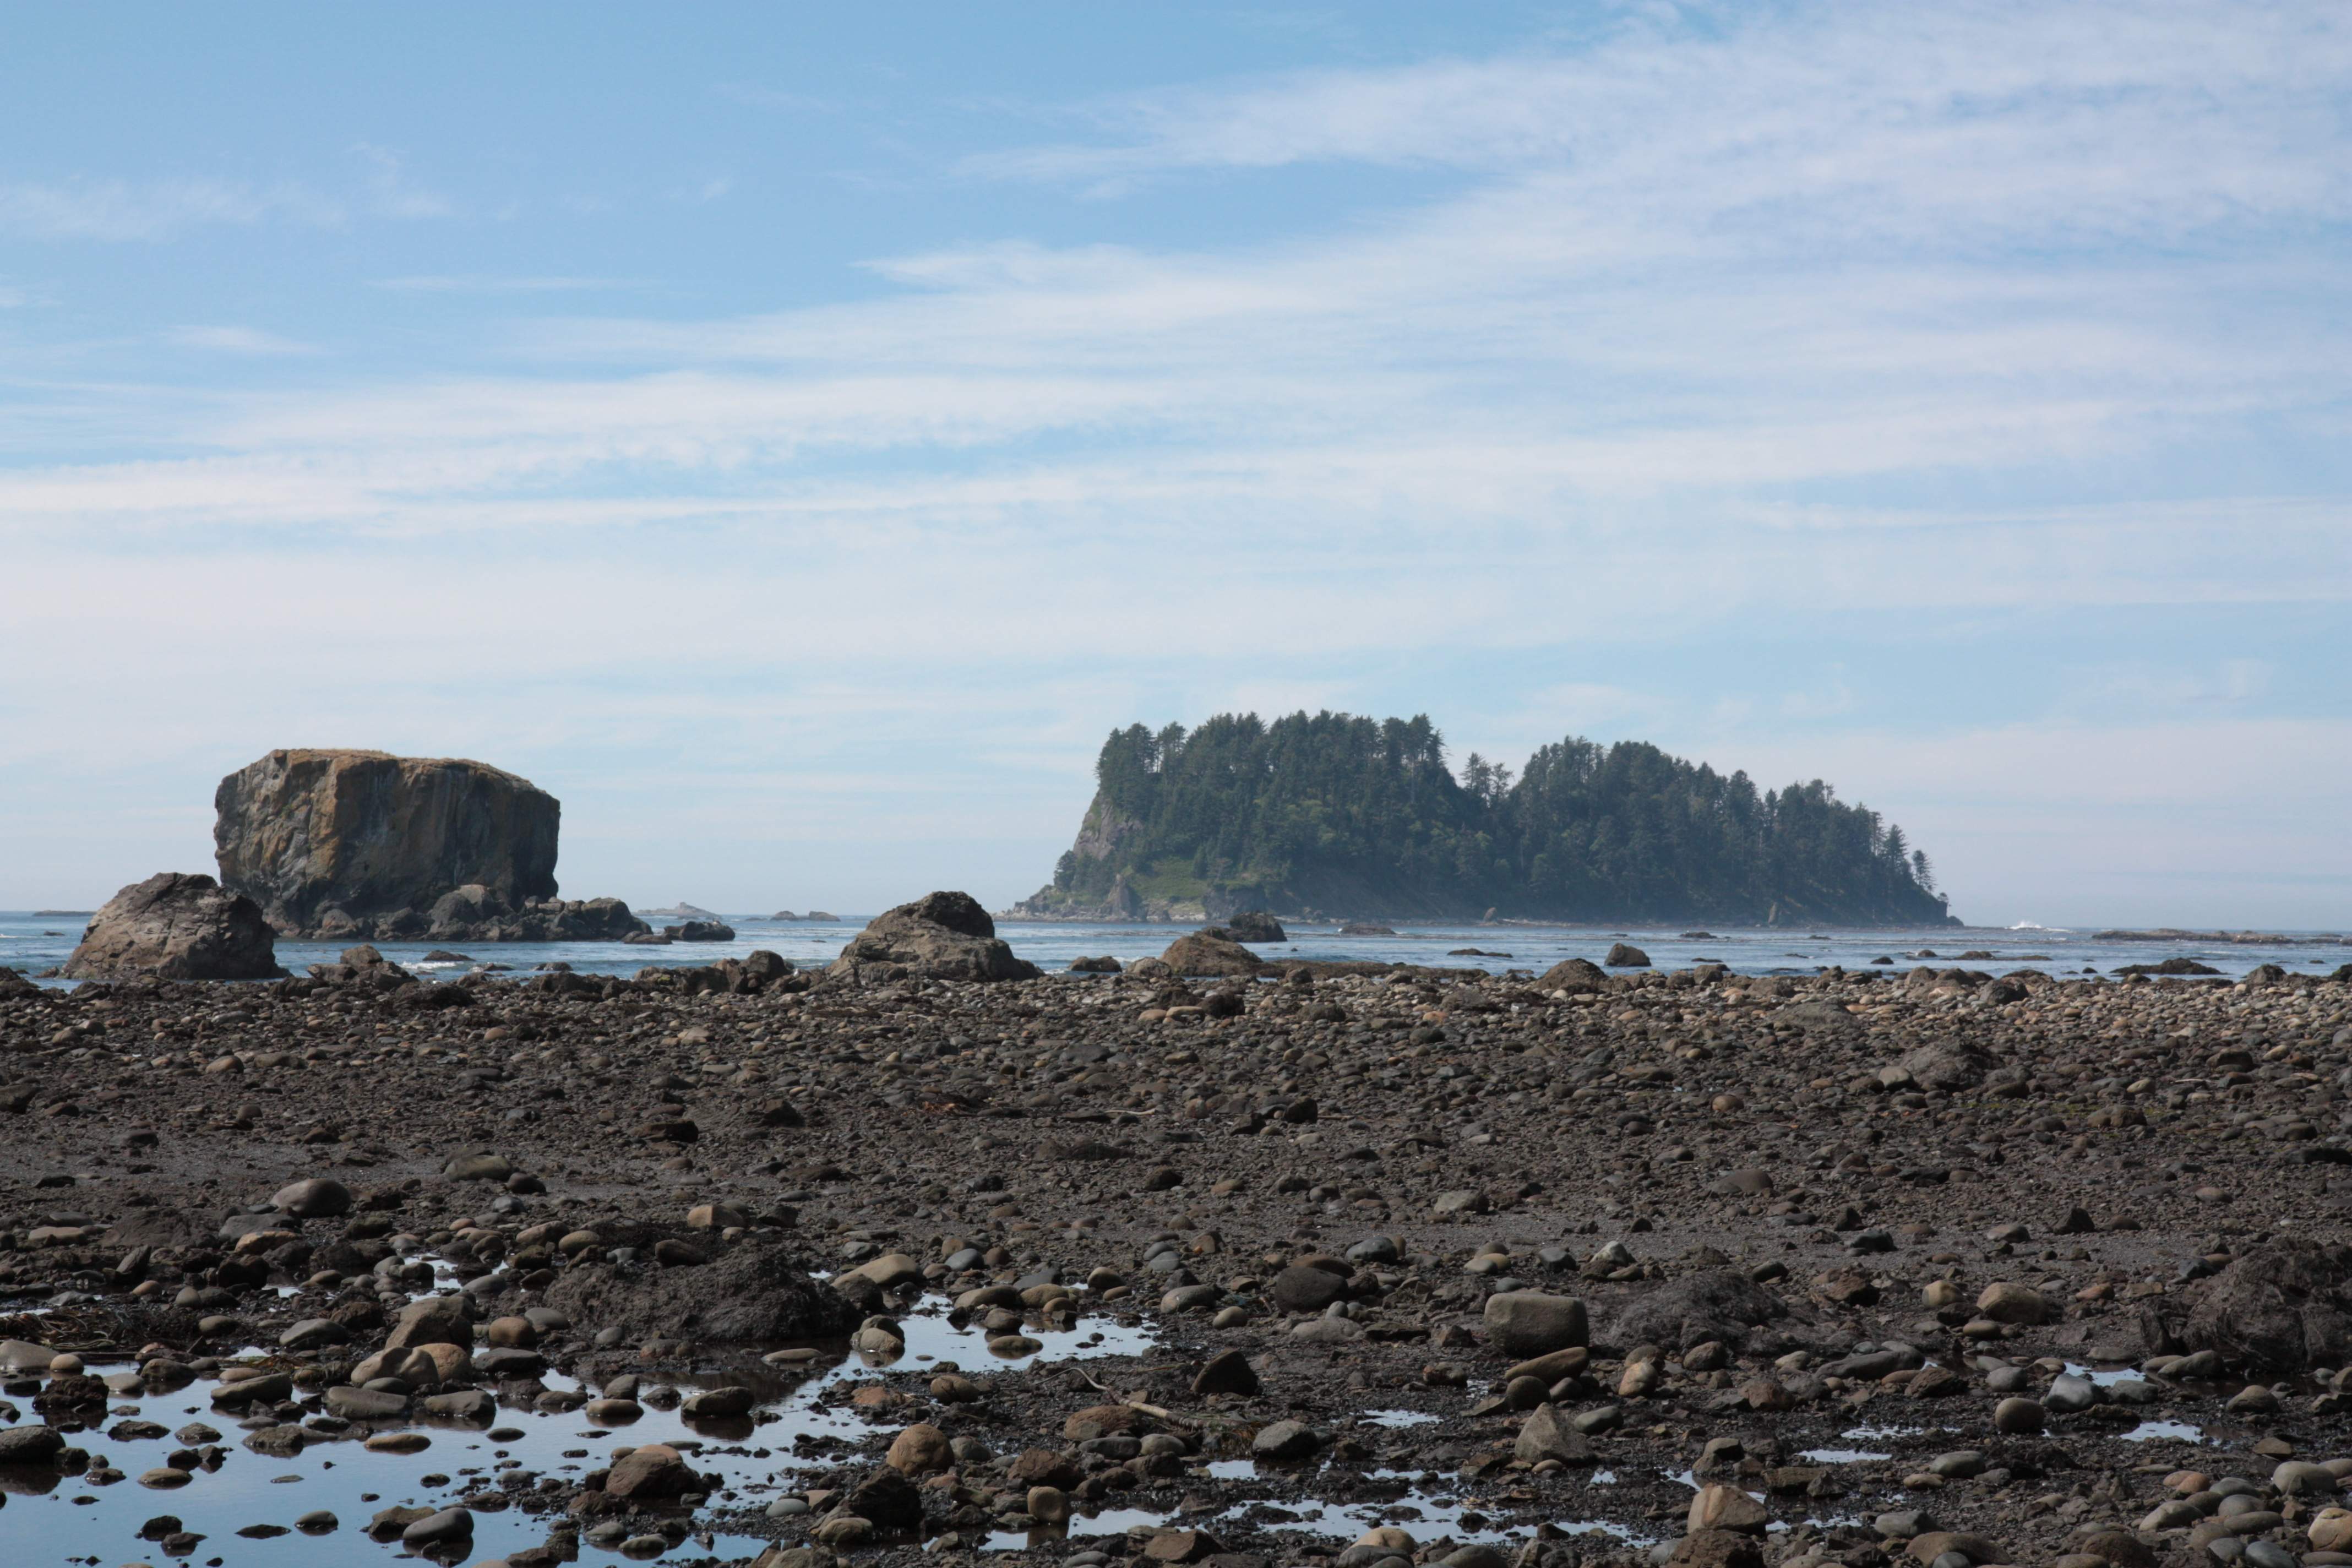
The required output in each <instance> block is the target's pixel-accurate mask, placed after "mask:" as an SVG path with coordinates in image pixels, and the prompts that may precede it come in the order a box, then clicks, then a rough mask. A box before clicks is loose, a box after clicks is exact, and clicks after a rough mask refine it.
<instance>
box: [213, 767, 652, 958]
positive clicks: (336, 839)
mask: <svg viewBox="0 0 2352 1568" xmlns="http://www.w3.org/2000/svg"><path fill="white" fill-rule="evenodd" d="M213 804H214V807H215V812H216V814H217V815H216V818H215V824H214V827H213V841H214V847H215V853H216V854H217V856H218V858H219V861H220V869H221V881H222V883H223V885H225V886H226V887H227V888H228V889H230V890H232V891H234V892H237V893H241V894H243V895H245V896H246V897H247V898H249V899H251V900H253V901H254V902H255V903H256V904H257V905H258V906H259V907H260V909H261V910H262V913H263V914H264V915H265V916H266V917H267V918H268V921H269V923H270V924H271V925H273V926H275V927H276V928H277V929H278V931H280V932H281V933H283V934H285V935H287V936H291V937H299V938H306V939H312V940H319V941H329V942H340V941H348V940H352V939H358V938H378V939H383V940H400V939H418V938H422V939H429V940H436V941H451V940H457V941H469V942H501V941H507V942H516V941H526V942H527V941H542V942H543V941H553V940H573V941H598V940H604V941H617V940H620V939H621V938H624V937H626V936H629V935H632V934H635V933H638V932H642V931H646V929H647V928H646V924H645V922H644V921H639V920H637V919H636V918H635V916H633V915H631V914H630V913H629V910H628V906H627V905H626V904H624V903H622V902H621V901H620V900H617V899H596V900H587V901H585V902H582V903H571V904H567V903H562V902H561V901H559V900H557V899H556V897H555V892H556V886H555V852H556V833H557V828H558V826H559V823H560V821H561V818H562V806H561V805H559V804H558V803H557V801H556V799H555V797H554V796H553V795H549V794H548V793H547V792H546V791H545V790H542V789H540V788H538V787H537V786H535V785H534V784H531V783H530V780H528V779H522V778H518V777H516V776H515V775H514V774H512V773H504V772H501V771H500V770H499V769H497V768H493V767H489V766H487V765H485V764H483V763H474V762H466V761H463V760H460V759H457V758H449V757H394V756H391V755H388V754H386V753H384V752H359V751H317V750H308V749H289V750H283V751H276V752H270V753H269V754H268V756H266V757H263V758H262V759H261V760H260V761H258V762H257V763H252V764H251V765H250V766H247V767H245V768H240V769H239V770H238V771H236V773H231V774H229V775H228V777H226V778H225V779H223V780H221V783H220V788H219V790H218V791H217V792H216V793H215V795H214V797H213Z"/></svg>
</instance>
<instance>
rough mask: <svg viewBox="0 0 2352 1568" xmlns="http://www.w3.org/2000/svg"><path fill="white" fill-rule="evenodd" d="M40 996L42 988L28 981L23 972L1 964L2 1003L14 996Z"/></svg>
mask: <svg viewBox="0 0 2352 1568" xmlns="http://www.w3.org/2000/svg"><path fill="white" fill-rule="evenodd" d="M39 994H41V988H40V987H39V986H37V985H36V984H33V983H32V982H31V981H29V980H27V979H26V978H25V972H24V971H23V970H21V969H11V968H9V967H8V966H7V965H6V964H0V1002H5V1001H7V1000H8V999H9V998H10V997H12V996H38V995H39Z"/></svg>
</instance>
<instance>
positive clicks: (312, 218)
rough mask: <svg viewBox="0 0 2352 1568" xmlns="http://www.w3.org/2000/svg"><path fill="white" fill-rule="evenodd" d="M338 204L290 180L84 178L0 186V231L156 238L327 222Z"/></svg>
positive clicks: (50, 236) (338, 214)
mask: <svg viewBox="0 0 2352 1568" xmlns="http://www.w3.org/2000/svg"><path fill="white" fill-rule="evenodd" d="M344 217H345V211H344V208H343V207H342V206H341V205H340V204H338V203H335V202H333V201H331V200H328V199H326V198H324V197H321V196H320V195H316V194H315V193H313V192H311V191H310V190H307V189H305V188H304V187H302V186H299V185H294V184H278V185H268V186H263V185H253V184H243V183H239V182H236V181H228V180H210V179H167V180H148V181H131V180H88V181H69V182H66V183H62V184H43V183H39V182H29V181H28V182H16V183H11V184H0V233H13V234H17V235H22V236H24V237H28V238H32V239H47V240H69V239H91V240H119V241H138V240H144V241H156V240H163V239H168V238H170V237H173V236H174V235H176V234H179V233H180V232H182V231H183V230H185V229H189V228H194V227H198V226H206V225H216V224H256V223H261V222H265V221H270V220H282V221H286V222H291V223H300V224H309V225H314V226H332V225H335V224H339V223H341V222H342V221H343V220H344Z"/></svg>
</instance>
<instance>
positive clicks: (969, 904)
mask: <svg viewBox="0 0 2352 1568" xmlns="http://www.w3.org/2000/svg"><path fill="white" fill-rule="evenodd" d="M1042 973H1045V971H1043V970H1041V969H1039V968H1038V967H1037V966H1036V965H1035V964H1034V963H1029V962H1028V961H1027V960H1025V959H1020V958H1015V957H1014V956H1013V949H1012V948H1011V947H1009V946H1007V945H1006V944H1005V943H1004V942H1003V940H1001V939H1000V938H999V937H998V936H997V934H996V922H995V921H992V920H991V919H989V916H988V911H987V910H984V909H982V908H981V907H980V901H979V900H977V899H974V898H973V897H972V896H971V894H970V893H950V892H941V893H926V894H924V895H923V896H922V897H921V898H919V899H917V900H915V901H914V902H913V903H911V904H900V905H899V906H898V908H897V909H895V910H890V911H889V912H888V913H887V914H880V915H877V916H875V917H874V919H873V921H871V922H870V923H869V924H868V925H867V926H866V929H865V930H864V931H859V932H858V933H857V934H856V936H855V937H852V938H851V939H850V942H849V945H848V946H847V947H845V948H843V949H842V950H841V956H840V957H839V958H836V959H835V960H834V961H833V964H832V966H831V967H830V968H828V969H827V970H826V971H825V974H826V976H827V978H829V979H832V980H835V981H846V982H849V983H852V984H859V983H864V982H866V981H887V980H891V979H904V978H908V977H910V976H911V977H919V978H922V979H927V980H1034V979H1036V978H1037V977H1038V976H1039V975H1040V974H1042Z"/></svg>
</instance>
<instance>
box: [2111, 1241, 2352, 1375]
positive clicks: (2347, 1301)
mask: <svg viewBox="0 0 2352 1568" xmlns="http://www.w3.org/2000/svg"><path fill="white" fill-rule="evenodd" d="M2184 1307H2185V1312H2184V1311H2183V1308H2184ZM2143 1313H2144V1327H2145V1328H2146V1329H2147V1336H2148V1340H2149V1342H2150V1348H2151V1349H2156V1350H2163V1351H2171V1350H2185V1351H2192V1352H2193V1351H2211V1352H2214V1353H2216V1354H2217V1355H2219V1356H2221V1359H2222V1360H2223V1361H2224V1362H2226V1363H2229V1364H2230V1365H2231V1366H2233V1367H2242V1368H2245V1369H2246V1370H2248V1371H2252V1372H2261V1373H2302V1372H2308V1371H2310V1370H2311V1369H2312V1368H2314V1367H2320V1366H2327V1367H2340V1366H2342V1365H2344V1364H2345V1363H2346V1361H2347V1359H2352V1247H2346V1246H2344V1245H2342V1244H2341V1243H2336V1244H2322V1243H2319V1242H2315V1241H2310V1240H2306V1239H2303V1238H2300V1237H2276V1238H2274V1239H2273V1240H2272V1241H2269V1242H2266V1243H2263V1244H2261V1245H2258V1246H2254V1247H2247V1248H2246V1249H2245V1250H2243V1251H2242V1252H2240V1253H2239V1254H2238V1256H2237V1257H2236V1258H2234V1259H2232V1260H2231V1263H2230V1265H2229V1267H2227V1268H2223V1269H2222V1270H2221V1272H2220V1273H2219V1274H2216V1275H2214V1276H2213V1277H2212V1278H2211V1279H2206V1280H2203V1281H2201V1282H2200V1283H2199V1284H2196V1285H2193V1286H2191V1287H2190V1288H2189V1291H2188V1292H2187V1294H2186V1296H2185V1297H2168V1298H2163V1297H2160V1298H2155V1299H2153V1300H2151V1301H2150V1302H2149V1303H2147V1306H2146V1307H2145V1308H2144V1309H2143ZM2175 1314H2179V1315H2175Z"/></svg>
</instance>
